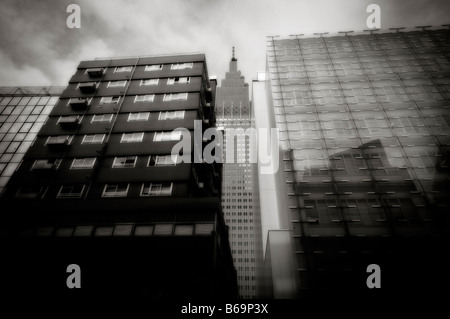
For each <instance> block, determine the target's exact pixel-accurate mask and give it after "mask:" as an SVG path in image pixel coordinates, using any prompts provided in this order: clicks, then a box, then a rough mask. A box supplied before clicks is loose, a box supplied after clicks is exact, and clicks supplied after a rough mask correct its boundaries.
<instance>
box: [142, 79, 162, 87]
mask: <svg viewBox="0 0 450 319" xmlns="http://www.w3.org/2000/svg"><path fill="white" fill-rule="evenodd" d="M147 81H149V84H146V82H147ZM153 82H155V83H153ZM158 84H159V78H157V79H142V80H141V81H140V83H139V86H153V85H158Z"/></svg>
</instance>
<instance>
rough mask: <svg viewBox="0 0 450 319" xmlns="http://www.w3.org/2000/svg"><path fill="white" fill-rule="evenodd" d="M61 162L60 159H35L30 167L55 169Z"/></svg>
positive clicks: (33, 168) (34, 168)
mask: <svg viewBox="0 0 450 319" xmlns="http://www.w3.org/2000/svg"><path fill="white" fill-rule="evenodd" d="M60 163H61V160H60V159H42V160H36V161H35V162H34V164H33V167H32V168H31V169H32V170H33V171H34V170H56V169H58V167H59V164H60Z"/></svg>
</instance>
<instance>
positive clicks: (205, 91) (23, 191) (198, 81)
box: [2, 54, 237, 300]
mask: <svg viewBox="0 0 450 319" xmlns="http://www.w3.org/2000/svg"><path fill="white" fill-rule="evenodd" d="M215 91H216V83H215V81H210V79H209V77H208V72H207V67H206V60H205V56H204V55H203V54H185V55H176V56H152V57H136V58H124V59H109V60H108V59H102V60H93V61H83V62H81V63H80V64H79V66H78V68H77V71H76V73H75V74H74V75H73V76H72V78H71V79H70V81H69V85H68V86H67V88H66V89H65V90H64V92H63V93H62V94H61V96H60V99H59V101H58V102H57V103H56V105H55V107H54V108H53V110H52V112H51V113H50V115H49V117H48V120H47V121H46V123H45V125H44V126H43V127H42V129H41V130H40V131H39V133H38V134H37V138H36V139H35V141H34V143H33V145H32V146H31V147H30V149H29V150H28V152H27V153H26V155H25V156H24V158H23V161H22V163H21V165H20V167H19V168H18V169H17V171H16V173H15V174H14V175H13V177H12V178H11V180H10V181H9V183H8V184H7V187H6V189H5V191H4V196H3V198H2V206H3V205H4V206H3V207H8V209H6V210H5V209H2V211H3V213H4V215H5V217H6V222H5V223H3V224H2V234H3V237H2V246H6V247H7V246H8V245H6V243H7V242H8V241H11V240H14V241H17V243H18V244H19V245H21V246H20V247H14V248H11V247H9V248H5V251H6V252H7V254H8V257H9V258H8V262H7V263H5V264H4V265H3V267H6V268H5V271H7V273H11V274H12V275H11V277H10V278H11V282H9V284H10V288H11V289H12V291H13V292H14V293H16V294H18V295H20V296H22V297H23V296H28V297H33V296H36V295H40V296H41V297H45V296H52V297H55V298H63V297H65V296H67V295H70V296H79V297H80V298H84V297H85V296H89V297H94V296H101V298H102V297H105V298H117V299H121V298H129V299H134V298H138V299H139V298H145V299H149V300H151V299H166V300H178V299H180V300H182V299H186V298H205V299H218V298H225V297H226V298H234V297H236V296H237V285H236V274H235V270H234V267H233V263H232V258H231V251H230V247H229V243H228V230H227V228H226V225H225V223H224V219H223V216H222V212H221V178H222V174H221V164H220V163H211V164H208V163H206V162H204V161H203V162H202V161H194V155H195V154H194V153H195V152H194V150H195V147H197V148H198V150H200V152H201V151H203V149H204V147H205V146H206V145H207V144H208V142H210V141H208V140H200V142H199V143H196V142H195V141H194V123H195V122H194V121H196V120H197V121H199V122H198V123H202V125H201V126H200V129H201V130H202V131H201V132H199V134H202V133H203V131H205V130H206V129H208V128H210V127H214V126H215V112H214V106H215ZM176 128H183V129H187V130H188V132H189V134H188V135H190V136H191V137H192V138H191V141H190V146H191V149H190V150H189V149H188V148H183V149H182V152H184V153H183V154H181V153H178V156H171V152H172V148H173V147H174V145H176V144H177V143H179V142H180V141H181V140H182V139H184V138H185V137H184V135H183V134H182V133H181V132H180V131H175V129H176ZM197 128H198V127H197ZM196 134H197V133H196ZM181 156H184V158H185V159H186V158H190V159H192V161H191V162H189V161H182V162H180V161H179V159H180V158H181ZM70 264H77V265H79V266H80V269H81V274H82V275H81V285H82V288H81V289H69V288H67V286H66V278H67V276H68V275H69V274H68V273H66V267H67V266H68V265H70ZM30 268H32V269H34V271H33V272H32V273H30V272H27V269H30ZM18 274H20V276H19V275H18Z"/></svg>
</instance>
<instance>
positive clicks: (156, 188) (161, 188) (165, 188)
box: [141, 182, 173, 196]
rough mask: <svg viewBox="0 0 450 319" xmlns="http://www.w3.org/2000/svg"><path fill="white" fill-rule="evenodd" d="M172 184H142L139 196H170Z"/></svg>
mask: <svg viewBox="0 0 450 319" xmlns="http://www.w3.org/2000/svg"><path fill="white" fill-rule="evenodd" d="M172 186H173V183H169V182H165V183H144V184H142V189H141V196H170V195H171V194H172Z"/></svg>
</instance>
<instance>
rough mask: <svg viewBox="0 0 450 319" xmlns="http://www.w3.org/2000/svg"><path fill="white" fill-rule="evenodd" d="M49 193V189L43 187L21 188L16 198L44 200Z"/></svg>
mask: <svg viewBox="0 0 450 319" xmlns="http://www.w3.org/2000/svg"><path fill="white" fill-rule="evenodd" d="M46 192H47V187H41V186H29V187H21V188H19V190H18V191H17V193H16V198H24V199H25V198H31V199H35V198H43V197H44V195H45V193H46Z"/></svg>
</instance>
